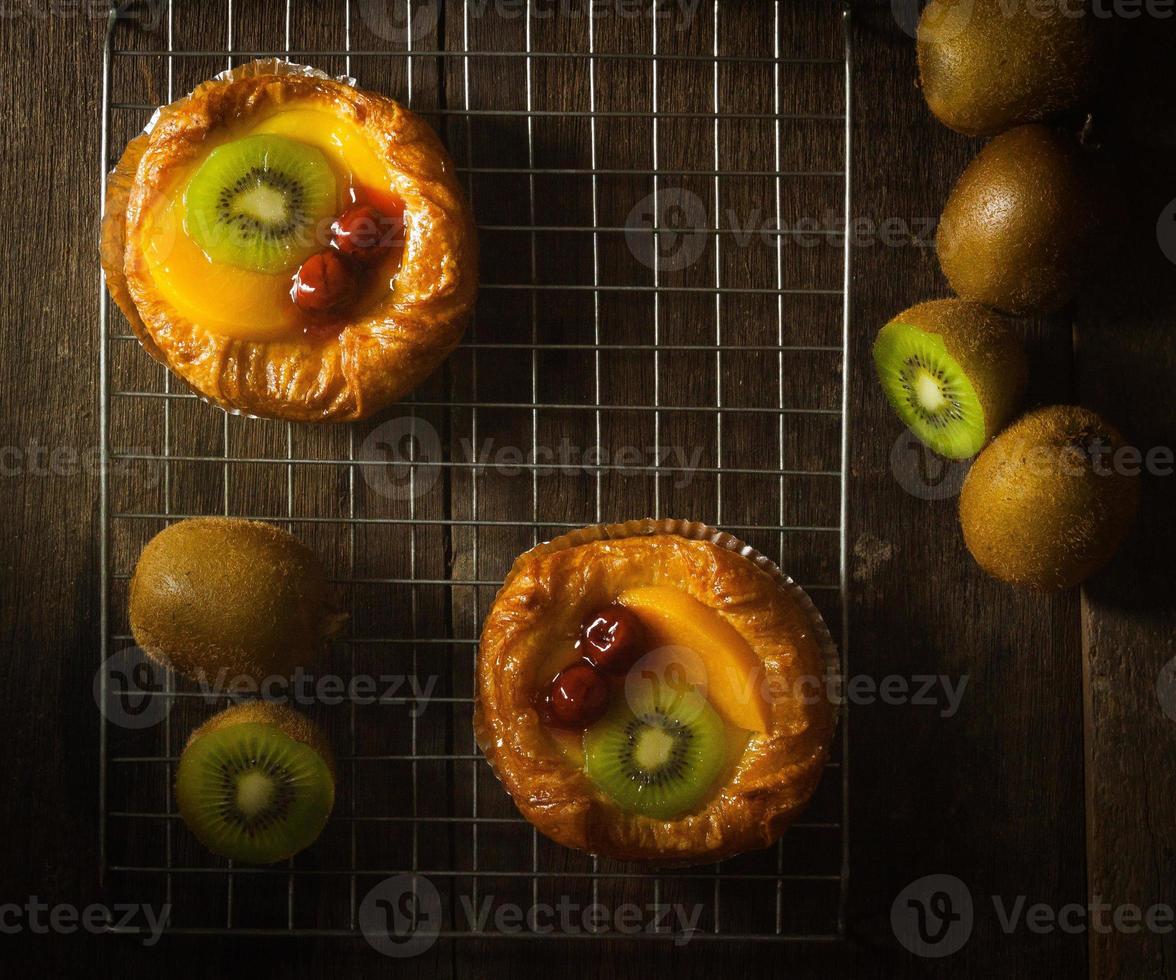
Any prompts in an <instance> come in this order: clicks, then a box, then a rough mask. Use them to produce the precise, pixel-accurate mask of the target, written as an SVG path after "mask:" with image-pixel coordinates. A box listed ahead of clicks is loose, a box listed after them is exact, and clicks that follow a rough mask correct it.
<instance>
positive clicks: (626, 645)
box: [580, 606, 646, 674]
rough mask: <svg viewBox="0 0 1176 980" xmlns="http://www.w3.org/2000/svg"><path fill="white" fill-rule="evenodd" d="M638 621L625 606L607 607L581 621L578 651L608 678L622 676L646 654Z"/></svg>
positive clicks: (643, 636)
mask: <svg viewBox="0 0 1176 980" xmlns="http://www.w3.org/2000/svg"><path fill="white" fill-rule="evenodd" d="M645 649H646V640H645V629H644V628H643V627H642V625H641V620H639V619H638V618H637V616H636V615H635V614H634V613H632V612H631V611H630V610H628V609H626V608H625V607H624V606H608V607H606V608H605V609H602V610H600V612H598V613H597V614H596V615H595V616H592V617H590V618H588V619H586V620H585V621H584V628H583V640H582V641H581V643H580V650H581V652H582V653H584V654H585V656H586V659H587V660H589V661H590V662H591V663H593V664H595V665H596V666H597V667H599V668H600V669H601V670H605V671H608V672H609V673H610V674H623V673H625V671H627V670H628V669H629V668H630V667H632V666H633V664H635V663H636V662H637V660H638V658H640V657H641V655H642V654H643V653H645Z"/></svg>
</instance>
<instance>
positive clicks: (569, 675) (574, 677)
mask: <svg viewBox="0 0 1176 980" xmlns="http://www.w3.org/2000/svg"><path fill="white" fill-rule="evenodd" d="M608 696H609V686H608V680H607V679H606V678H605V676H604V675H603V674H602V673H601V672H600V671H598V670H597V669H596V668H595V667H593V666H592V665H591V664H586V663H584V662H583V661H579V662H578V663H574V664H572V665H571V666H570V667H565V668H564V669H563V670H561V671H560V672H559V673H558V674H556V675H555V677H554V678H553V679H552V681H551V688H550V689H549V690H548V692H547V697H546V698H545V699H544V700H543V703H542V706H541V713H542V714H543V716H544V721H546V722H547V723H548V724H551V725H557V726H558V727H560V728H571V729H574V730H582V729H585V728H587V727H588V726H589V725H591V724H592V723H593V722H595V721H597V720H599V719H600V717H601V716H602V715H603V714H604V711H605V709H606V708H607V707H608Z"/></svg>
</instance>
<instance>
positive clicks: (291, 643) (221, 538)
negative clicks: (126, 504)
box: [130, 517, 346, 686]
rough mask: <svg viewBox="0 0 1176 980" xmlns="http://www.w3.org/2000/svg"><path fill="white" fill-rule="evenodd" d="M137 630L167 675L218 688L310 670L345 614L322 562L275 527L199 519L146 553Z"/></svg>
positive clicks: (138, 573)
mask: <svg viewBox="0 0 1176 980" xmlns="http://www.w3.org/2000/svg"><path fill="white" fill-rule="evenodd" d="M130 620H131V632H132V634H133V635H134V637H135V642H136V643H137V644H138V645H139V646H140V647H142V649H143V650H144V651H145V652H146V653H147V654H149V655H150V656H151V657H153V658H154V659H155V660H158V661H159V662H160V663H162V664H163V665H164V666H166V667H170V668H172V669H173V670H177V671H179V672H180V673H182V674H185V675H186V676H188V677H191V678H193V679H195V680H200V681H203V682H205V683H215V684H217V685H218V686H223V685H227V684H229V683H231V682H233V681H235V680H236V679H237V678H239V677H252V678H254V679H256V680H264V679H265V678H268V677H275V676H277V677H289V676H290V675H291V674H292V673H293V672H294V670H295V669H296V668H298V667H304V668H305V667H310V666H311V665H312V664H313V663H314V662H315V660H317V659H318V657H319V656H320V654H321V653H322V651H323V649H324V647H325V645H326V641H327V639H328V638H329V637H331V636H332V635H334V634H335V633H337V632H338V631H339V629H340V628H341V627H342V625H343V623H344V621H345V620H346V616H345V615H344V614H342V613H340V612H339V611H337V610H336V608H335V606H334V603H333V597H332V595H331V590H330V587H329V585H328V582H327V577H326V572H325V571H324V569H323V566H322V563H321V562H320V561H319V560H318V557H317V556H316V555H315V554H314V553H313V552H312V551H311V550H310V549H309V548H307V547H306V546H305V545H304V544H302V543H301V542H300V541H298V540H297V539H296V538H295V537H293V535H291V534H288V533H287V532H286V531H283V530H282V529H281V528H278V527H274V526H273V525H272V524H264V523H262V522H260V521H245V520H239V519H234V518H228V517H199V518H192V519H189V520H186V521H180V522H178V523H176V524H173V525H171V526H170V527H167V528H164V530H162V531H160V532H159V533H158V534H157V535H156V536H155V537H154V538H152V539H151V540H150V541H149V542H147V546H146V547H145V548H144V549H143V552H142V554H140V555H139V561H138V562H137V563H136V565H135V573H134V575H133V576H132V577H131V588H130Z"/></svg>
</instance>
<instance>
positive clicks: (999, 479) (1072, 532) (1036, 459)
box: [960, 405, 1139, 591]
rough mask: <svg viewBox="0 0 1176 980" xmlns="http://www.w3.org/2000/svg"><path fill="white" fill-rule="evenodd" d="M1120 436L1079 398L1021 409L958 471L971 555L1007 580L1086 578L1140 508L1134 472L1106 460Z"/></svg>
mask: <svg viewBox="0 0 1176 980" xmlns="http://www.w3.org/2000/svg"><path fill="white" fill-rule="evenodd" d="M1123 445H1124V441H1123V436H1122V435H1121V434H1120V433H1119V431H1118V430H1117V429H1116V428H1115V427H1114V426H1112V425H1110V423H1108V422H1107V421H1105V420H1104V419H1102V418H1101V417H1100V416H1098V415H1097V414H1095V413H1094V412H1091V411H1088V410H1087V409H1084V408H1078V407H1075V406H1070V405H1055V406H1052V407H1049V408H1042V409H1037V410H1036V411H1033V412H1029V413H1028V414H1026V415H1024V416H1022V417H1021V418H1020V419H1018V420H1017V421H1016V422H1014V423H1013V425H1011V426H1010V427H1009V428H1008V429H1006V430H1005V431H1004V432H1002V433H1001V434H1000V435H999V436H998V437H997V438H996V439H995V440H994V441H993V442H992V444H991V445H990V446H989V447H988V448H987V449H985V450H984V452H982V453H981V454H980V456H979V458H978V459H977V460H976V462H975V464H974V465H973V466H972V469H971V471H970V472H969V473H968V476H967V479H966V480H965V481H964V486H963V490H962V491H961V493H960V526H961V528H962V529H963V534H964V543H965V544H966V545H967V547H968V550H969V551H970V552H971V553H972V557H973V558H975V559H976V561H977V563H978V564H979V565H980V566H981V567H982V568H983V569H984V570H985V571H986V572H988V573H989V574H990V575H992V576H994V577H995V578H998V579H1000V580H1002V581H1004V582H1008V583H1010V584H1012V585H1019V586H1026V587H1029V588H1032V589H1038V590H1043V591H1054V590H1057V589H1065V588H1069V587H1071V586H1074V585H1077V584H1079V583H1080V582H1083V581H1085V580H1086V579H1087V578H1089V577H1090V576H1091V575H1093V574H1094V573H1095V572H1096V571H1098V570H1099V569H1100V568H1101V567H1102V566H1103V565H1105V564H1106V563H1107V562H1108V561H1109V560H1110V559H1111V558H1112V556H1113V555H1114V553H1115V552H1116V551H1117V550H1118V548H1119V545H1120V544H1121V543H1122V541H1123V539H1124V538H1125V537H1126V535H1127V532H1128V531H1129V529H1130V527H1131V523H1132V521H1133V520H1134V517H1135V513H1136V510H1137V508H1138V503H1139V479H1138V477H1137V476H1131V475H1127V474H1126V473H1123V472H1120V471H1119V470H1118V469H1117V468H1116V467H1114V466H1113V464H1112V460H1113V457H1114V453H1115V452H1116V451H1117V450H1118V449H1119V448H1120V447H1122V446H1123ZM1092 452H1098V453H1099V455H1098V462H1099V467H1098V469H1099V470H1101V472H1098V471H1096V467H1095V466H1094V464H1093V459H1092Z"/></svg>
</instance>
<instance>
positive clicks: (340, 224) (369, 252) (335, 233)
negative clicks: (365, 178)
mask: <svg viewBox="0 0 1176 980" xmlns="http://www.w3.org/2000/svg"><path fill="white" fill-rule="evenodd" d="M401 227H402V223H401V221H400V220H398V219H397V218H392V217H389V216H388V215H386V214H381V213H380V212H379V211H377V210H376V209H375V208H373V207H372V206H371V205H370V204H356V205H354V206H353V207H350V208H348V209H347V210H346V211H344V212H343V213H342V214H341V215H339V217H338V218H336V219H335V223H334V224H333V225H331V236H332V237H331V245H333V246H334V247H335V248H336V249H338V250H339V251H340V252H341V253H343V254H344V255H346V256H348V257H349V258H353V259H358V260H360V261H361V262H374V261H376V260H377V259H380V258H381V257H383V256H384V255H386V254H388V252H389V251H391V249H392V246H393V245H395V244H397V243H398V242H399V241H400V238H401Z"/></svg>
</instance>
